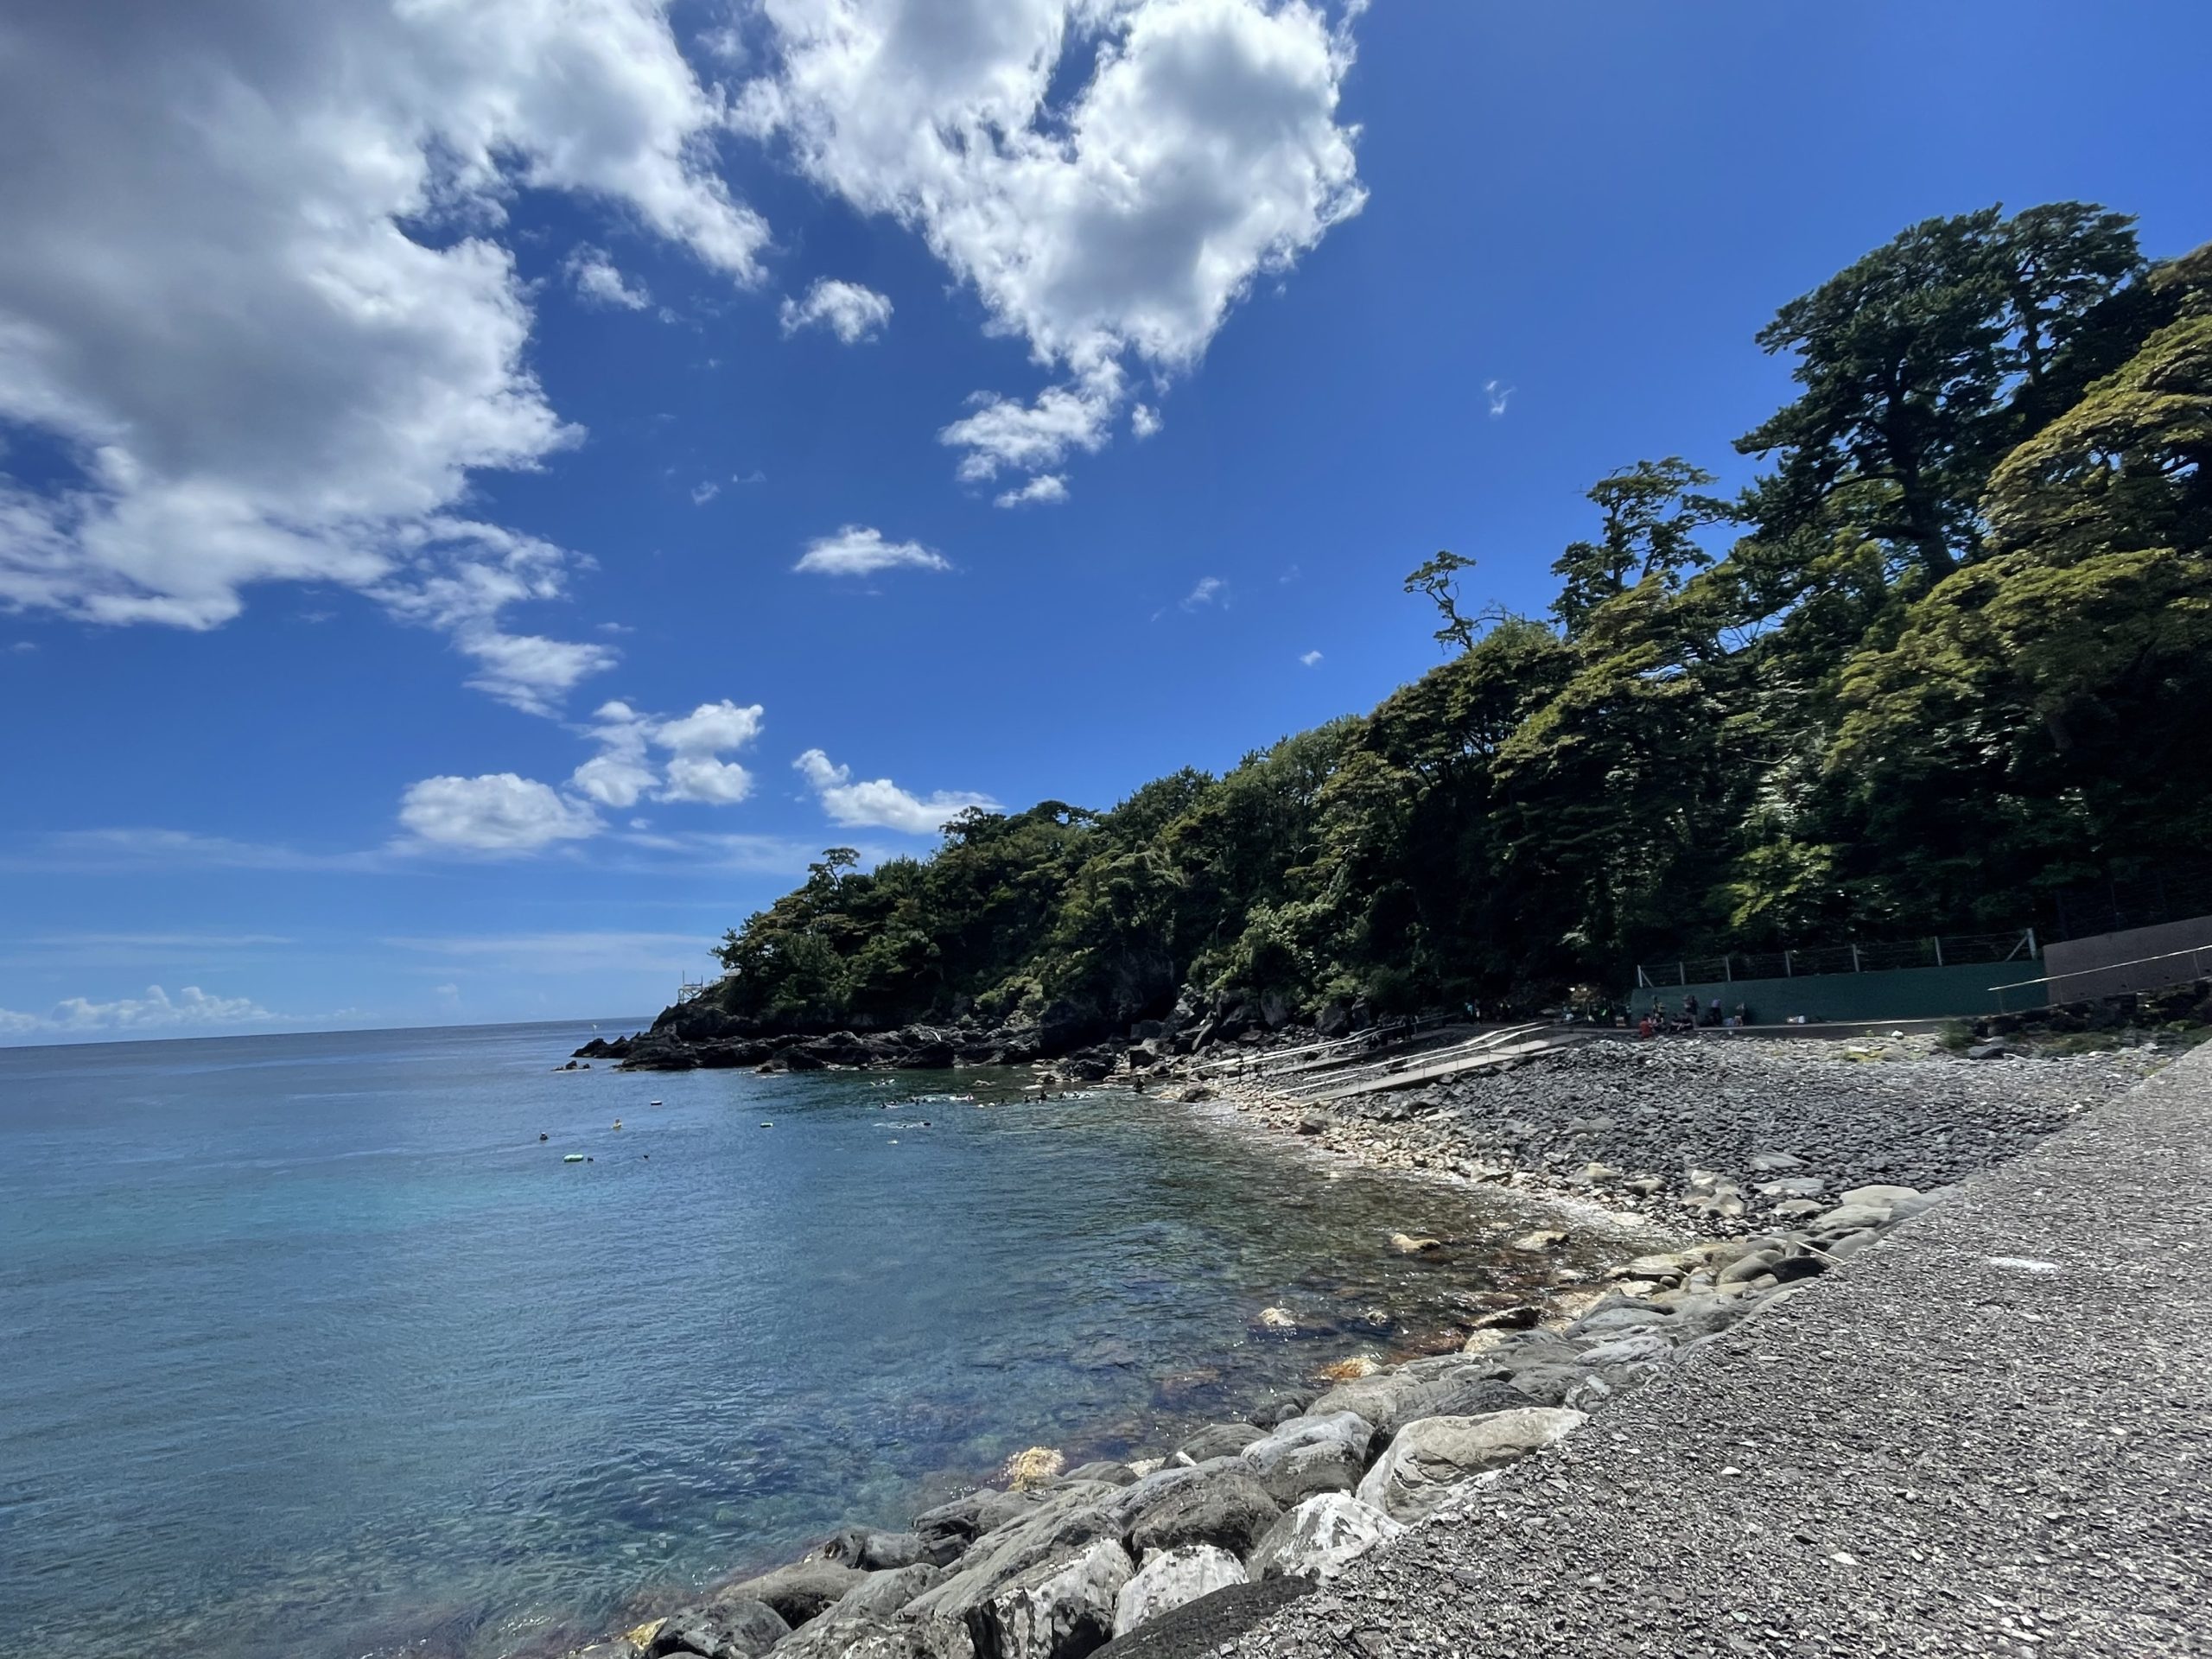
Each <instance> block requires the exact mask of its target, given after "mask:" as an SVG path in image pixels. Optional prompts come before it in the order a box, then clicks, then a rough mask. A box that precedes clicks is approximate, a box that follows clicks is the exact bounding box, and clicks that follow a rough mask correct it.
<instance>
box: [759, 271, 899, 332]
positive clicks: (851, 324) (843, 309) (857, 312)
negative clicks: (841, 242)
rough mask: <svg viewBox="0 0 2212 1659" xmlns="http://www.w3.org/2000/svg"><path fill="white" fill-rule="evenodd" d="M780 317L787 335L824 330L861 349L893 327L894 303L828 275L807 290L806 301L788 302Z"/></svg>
mask: <svg viewBox="0 0 2212 1659" xmlns="http://www.w3.org/2000/svg"><path fill="white" fill-rule="evenodd" d="M778 315H779V316H780V318H781V319H782V321H783V327H784V332H785V334H797V333H798V331H799V330H800V329H802V328H811V327H823V328H827V329H828V330H829V332H830V333H831V334H835V335H836V336H837V338H838V339H840V340H843V341H844V342H845V344H846V345H848V346H857V345H859V344H860V343H861V341H862V340H868V339H870V338H872V337H873V336H874V335H875V334H880V333H881V332H882V331H883V330H884V329H885V328H886V327H889V326H890V322H891V302H890V300H889V299H887V297H885V296H883V295H880V294H879V293H877V292H876V291H875V290H874V289H872V288H863V287H861V285H860V284H859V283H841V282H839V281H838V280H837V279H836V278H835V277H822V278H820V279H819V280H817V282H816V283H815V284H814V286H813V287H811V288H810V289H807V290H806V298H805V299H804V300H803V301H801V300H791V299H786V300H785V302H784V303H783V306H782V308H781V309H780V311H779V314H778Z"/></svg>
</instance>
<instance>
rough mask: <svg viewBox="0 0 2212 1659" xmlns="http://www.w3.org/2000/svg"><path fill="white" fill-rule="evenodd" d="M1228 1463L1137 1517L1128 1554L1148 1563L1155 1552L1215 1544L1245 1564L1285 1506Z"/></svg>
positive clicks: (1132, 1529) (1132, 1528)
mask: <svg viewBox="0 0 2212 1659" xmlns="http://www.w3.org/2000/svg"><path fill="white" fill-rule="evenodd" d="M1224 1461H1227V1462H1228V1466H1227V1467H1225V1468H1216V1469H1214V1470H1212V1471H1211V1472H1210V1473H1209V1475H1208V1477H1207V1478H1205V1479H1204V1480H1198V1481H1192V1482H1191V1483H1189V1484H1186V1485H1184V1486H1180V1487H1179V1488H1177V1489H1176V1490H1175V1491H1172V1492H1169V1493H1168V1494H1167V1495H1166V1497H1162V1498H1161V1499H1160V1501H1159V1502H1157V1503H1154V1504H1152V1505H1150V1506H1149V1507H1147V1509H1146V1510H1143V1512H1142V1513H1141V1514H1140V1515H1138V1516H1137V1517H1136V1519H1135V1522H1133V1523H1132V1524H1131V1526H1130V1528H1129V1532H1128V1540H1129V1548H1132V1549H1134V1550H1135V1551H1136V1552H1137V1554H1139V1555H1140V1556H1141V1557H1146V1558H1149V1557H1150V1556H1151V1555H1152V1554H1153V1553H1154V1551H1157V1550H1168V1549H1177V1548H1182V1547H1184V1546H1185V1545H1189V1544H1213V1545H1217V1546H1218V1547H1219V1548H1223V1549H1225V1550H1227V1551H1228V1552H1229V1553H1230V1554H1232V1555H1235V1556H1236V1557H1238V1558H1240V1559H1242V1558H1243V1555H1244V1554H1245V1553H1246V1552H1247V1551H1248V1550H1249V1549H1250V1548H1252V1546H1253V1545H1254V1544H1255V1543H1257V1542H1259V1541H1260V1539H1261V1537H1262V1535H1264V1534H1265V1533H1266V1532H1267V1530H1268V1528H1269V1527H1272V1526H1273V1525H1274V1523H1275V1521H1276V1519H1277V1518H1278V1517H1279V1516H1281V1514H1282V1505H1281V1503H1278V1502H1276V1501H1275V1499H1274V1497H1270V1496H1269V1495H1268V1489H1267V1488H1266V1487H1264V1486H1262V1484H1260V1483H1259V1481H1258V1480H1257V1479H1256V1478H1254V1476H1253V1475H1252V1474H1251V1473H1250V1472H1249V1471H1248V1470H1246V1469H1244V1468H1243V1467H1242V1466H1241V1465H1238V1464H1236V1463H1235V1462H1233V1461H1228V1460H1226V1459H1225V1460H1224ZM1208 1587H1209V1588H1214V1587H1217V1586H1208ZM1193 1593H1198V1592H1193Z"/></svg>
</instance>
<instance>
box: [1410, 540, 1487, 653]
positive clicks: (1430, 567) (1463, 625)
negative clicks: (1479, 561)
mask: <svg viewBox="0 0 2212 1659" xmlns="http://www.w3.org/2000/svg"><path fill="white" fill-rule="evenodd" d="M1474 568H1475V562H1474V561H1473V560H1472V559H1469V558H1463V557H1461V556H1459V554H1457V553H1452V552H1449V551H1442V552H1439V553H1438V554H1437V556H1435V557H1434V558H1433V559H1429V560H1427V561H1426V562H1425V563H1422V564H1421V565H1420V566H1419V567H1418V568H1417V569H1414V571H1413V572H1412V574H1411V575H1408V576H1407V578H1406V584H1405V585H1406V591H1407V592H1408V593H1409V594H1425V595H1426V596H1427V599H1428V601H1429V602H1430V603H1431V604H1433V605H1434V606H1435V607H1436V610H1437V614H1439V615H1440V616H1441V617H1442V618H1443V619H1444V626H1442V627H1440V628H1439V629H1437V631H1436V643H1437V644H1438V645H1442V646H1443V647H1444V648H1445V649H1446V651H1447V652H1448V651H1450V650H1451V649H1452V647H1454V646H1457V647H1458V648H1459V650H1461V651H1465V650H1467V649H1469V648H1470V647H1471V646H1472V645H1474V643H1475V629H1476V627H1477V626H1478V624H1479V622H1480V620H1481V619H1479V618H1478V617H1470V616H1463V615H1461V614H1460V613H1459V575H1460V573H1461V572H1462V571H1465V570H1471V569H1474Z"/></svg>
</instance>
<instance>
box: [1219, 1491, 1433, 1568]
mask: <svg viewBox="0 0 2212 1659" xmlns="http://www.w3.org/2000/svg"><path fill="white" fill-rule="evenodd" d="M1404 1530H1405V1528H1404V1527H1403V1526H1402V1525H1400V1524H1399V1523H1398V1522H1395V1521H1393V1520H1392V1519H1391V1518H1390V1517H1389V1516H1387V1515H1385V1514H1383V1511H1382V1510H1378V1509H1376V1507H1375V1506H1374V1505H1373V1504H1371V1503H1361V1502H1360V1501H1359V1500H1358V1499H1357V1498H1356V1497H1352V1496H1351V1493H1349V1492H1317V1493H1316V1494H1314V1496H1313V1497H1309V1498H1307V1499H1306V1501H1305V1502H1304V1503H1300V1505H1299V1506H1298V1507H1297V1508H1296V1509H1294V1510H1291V1511H1290V1512H1289V1513H1288V1514H1287V1515H1285V1516H1283V1517H1282V1519H1281V1520H1280V1521H1278V1522H1275V1523H1274V1526H1272V1527H1270V1528H1269V1529H1268V1535H1267V1536H1266V1537H1264V1538H1262V1539H1261V1540H1260V1541H1259V1542H1258V1544H1256V1545H1255V1546H1254V1548H1253V1550H1252V1554H1251V1555H1250V1557H1249V1560H1247V1562H1246V1567H1247V1569H1248V1570H1249V1572H1250V1573H1251V1575H1252V1576H1253V1577H1254V1578H1255V1579H1271V1578H1277V1577H1280V1576H1281V1575H1283V1574H1285V1573H1291V1574H1295V1575H1296V1576H1298V1577H1300V1578H1306V1579H1312V1580H1314V1581H1315V1582H1316V1583H1318V1584H1326V1583H1327V1582H1328V1581H1329V1580H1331V1579H1333V1578H1335V1577H1336V1576H1337V1574H1338V1573H1341V1572H1343V1571H1344V1568H1345V1567H1349V1566H1351V1563H1352V1562H1354V1561H1356V1560H1358V1559H1359V1558H1360V1557H1361V1556H1363V1555H1364V1554H1367V1552H1368V1551H1369V1550H1370V1549H1372V1548H1375V1546H1376V1545H1377V1544H1379V1543H1382V1542H1383V1541H1385V1540H1387V1539H1391V1538H1395V1537H1396V1536H1397V1535H1399V1534H1400V1533H1402V1532H1403V1531H1404Z"/></svg>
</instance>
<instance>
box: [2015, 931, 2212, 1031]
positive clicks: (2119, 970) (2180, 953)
mask: <svg viewBox="0 0 2212 1659" xmlns="http://www.w3.org/2000/svg"><path fill="white" fill-rule="evenodd" d="M2183 962H2186V963H2188V964H2189V966H2188V969H2186V971H2184V970H2183V969H2181V968H2180V967H2179V966H2178V964H2179V963H2183ZM2160 963H2167V964H2172V965H2170V966H2166V967H2160V966H2159V965H2158V964H2160ZM2137 968H2148V969H2152V971H2151V972H2150V973H2149V974H2147V975H2144V974H2136V973H2133V972H2132V971H2131V970H2132V969H2137ZM2209 970H2212V944H2198V945H2192V946H2190V948H2189V949H2188V950H2166V951H2162V952H2161V953H2160V954H2158V956H2155V957H2136V958H2135V959H2134V960H2133V962H2107V963H2103V964H2102V965H2101V966H2099V967H2095V968H2076V969H2073V970H2072V971H2071V972H2069V973H2063V974H2045V975H2044V976H2043V977H2042V978H2041V979H2020V980H2015V981H2013V982H2012V983H2011V984H2009V985H1993V986H1991V987H1990V990H1991V991H1992V992H1993V994H1994V995H1996V998H1997V1010H1998V1012H1999V1013H2000V1014H2002V1013H2004V1012H2005V992H2007V991H2024V990H2029V989H2031V988H2034V987H2036V986H2037V985H2057V984H2060V983H2063V982H2069V981H2073V980H2077V979H2094V978H2096V977H2098V976H2100V975H2103V974H2119V975H2121V976H2123V977H2125V978H2126V979H2128V980H2131V981H2133V983H2130V984H2123V985H2114V986H2113V987H2112V988H2110V989H2109V990H2102V991H2093V992H2090V993H2089V995H2094V996H2126V995H2132V994H2133V993H2134V992H2136V991H2156V990H2163V989H2164V988H2165V987H2167V986H2169V985H2187V984H2189V983H2190V982H2193V981H2196V980H2200V979H2203V978H2205V977H2207V976H2208V971H2209ZM2067 1000H2068V999H2067V998H2065V997H2063V996H2059V995H2050V1001H2053V1002H2063V1001H2067Z"/></svg>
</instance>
